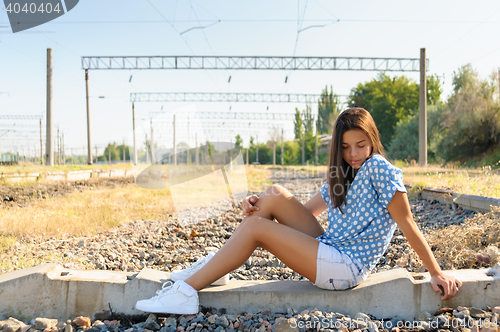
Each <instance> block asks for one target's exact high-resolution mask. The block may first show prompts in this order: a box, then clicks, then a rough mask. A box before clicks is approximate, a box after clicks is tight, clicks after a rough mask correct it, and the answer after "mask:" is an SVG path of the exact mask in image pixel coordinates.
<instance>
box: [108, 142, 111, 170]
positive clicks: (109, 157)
mask: <svg viewBox="0 0 500 332" xmlns="http://www.w3.org/2000/svg"><path fill="white" fill-rule="evenodd" d="M108 163H109V164H110V165H111V149H109V145H108Z"/></svg>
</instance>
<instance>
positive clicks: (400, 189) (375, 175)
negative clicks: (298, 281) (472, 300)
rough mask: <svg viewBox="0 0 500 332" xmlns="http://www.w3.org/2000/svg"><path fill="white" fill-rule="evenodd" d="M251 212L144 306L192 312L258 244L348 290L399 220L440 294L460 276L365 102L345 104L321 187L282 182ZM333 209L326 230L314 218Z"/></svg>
mask: <svg viewBox="0 0 500 332" xmlns="http://www.w3.org/2000/svg"><path fill="white" fill-rule="evenodd" d="M242 208H243V214H244V215H245V217H244V218H243V221H242V222H241V224H240V225H239V226H238V227H237V228H236V230H235V232H234V233H233V235H232V236H231V237H230V238H229V239H228V240H227V242H226V243H225V244H224V245H223V246H222V248H220V249H219V250H218V251H217V252H216V253H214V252H212V253H210V254H209V255H208V256H207V257H205V258H203V259H201V260H199V261H198V262H196V263H194V264H193V265H192V266H190V267H189V268H187V269H185V270H182V271H173V272H172V273H171V280H173V281H175V283H173V284H172V283H171V282H167V283H165V284H164V285H163V287H162V289H161V290H159V291H158V292H157V295H156V296H155V297H153V298H151V299H148V300H142V301H138V302H137V304H136V308H137V309H139V310H142V311H146V312H161V313H173V314H194V313H197V312H198V311H199V301H198V293H197V292H198V291H199V290H201V289H203V288H205V287H207V286H208V285H210V284H215V285H217V284H225V283H227V282H228V280H229V277H228V275H227V274H228V273H229V272H231V271H233V270H235V269H237V268H238V267H240V266H241V265H242V264H244V263H245V262H246V261H247V259H248V258H249V257H250V255H252V253H253V251H254V250H255V249H256V248H257V247H261V248H263V249H266V250H268V251H269V252H271V253H272V254H273V255H275V256H276V257H277V258H278V259H280V260H281V261H282V262H283V263H284V264H286V265H287V266H288V267H290V268H291V269H293V270H294V271H295V272H297V273H299V274H301V275H303V276H304V277H306V278H307V279H309V280H310V281H311V282H313V283H314V285H316V286H318V287H320V288H323V289H328V290H344V289H349V288H352V287H355V286H356V285H358V284H359V283H361V282H363V281H364V280H365V279H366V278H367V276H368V274H369V273H370V271H371V270H372V269H373V268H374V267H375V266H376V264H377V262H378V261H379V260H380V258H381V257H382V256H383V254H384V252H385V251H386V249H387V247H388V246H389V243H390V241H391V238H392V236H393V234H394V230H395V229H396V226H399V228H400V229H401V231H402V232H403V234H404V235H405V236H406V238H407V239H408V242H409V243H410V245H411V246H412V248H413V249H414V250H415V251H416V253H417V254H418V256H419V257H420V258H421V259H422V262H423V263H424V265H425V267H426V268H427V270H428V271H429V273H430V275H431V286H432V288H433V289H434V291H436V292H441V290H440V289H439V287H442V289H443V291H444V292H443V294H442V296H441V299H442V300H445V299H449V298H451V297H452V296H454V295H455V294H456V293H457V292H458V290H459V289H460V287H461V285H462V282H461V281H460V280H458V279H456V278H454V277H452V276H449V275H446V274H444V273H443V272H442V271H441V268H440V267H439V265H438V263H437V262H436V259H435V258H434V256H433V254H432V252H431V250H430V248H429V245H428V244H427V242H426V240H425V239H424V237H423V236H422V233H421V232H420V231H419V229H418V227H417V225H416V224H415V222H414V221H413V218H412V215H411V210H410V206H409V202H408V198H407V196H406V189H405V187H404V184H403V178H402V172H401V170H400V169H399V168H397V167H394V166H393V165H392V164H391V163H390V162H389V161H387V159H386V158H385V153H384V149H383V147H382V144H381V142H380V138H379V132H378V130H377V127H376V126H375V122H374V121H373V118H372V116H371V115H370V113H369V112H367V111H366V110H365V109H363V108H351V109H346V110H345V111H343V112H342V113H341V114H340V115H339V117H338V118H337V121H336V122H335V125H334V130H333V135H332V141H331V149H330V161H329V173H328V175H327V179H326V181H325V182H324V184H323V186H322V187H321V189H320V192H319V193H318V194H316V195H315V196H313V197H312V198H311V199H310V200H309V201H308V202H307V203H305V204H302V203H300V202H299V201H298V200H297V199H296V198H295V197H294V196H293V195H292V194H291V193H290V192H289V191H288V190H286V189H285V188H283V187H282V186H280V185H272V186H270V187H268V188H267V189H266V190H265V191H264V192H263V193H262V195H260V197H257V196H255V195H252V196H248V197H246V198H245V199H244V200H243V202H242ZM325 210H327V211H328V220H329V227H328V230H327V231H326V232H325V230H324V229H323V227H322V226H321V225H320V223H319V222H318V220H317V219H316V217H317V216H318V215H319V214H321V213H322V212H324V211H325ZM274 219H276V221H277V222H275V221H274Z"/></svg>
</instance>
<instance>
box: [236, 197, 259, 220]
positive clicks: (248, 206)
mask: <svg viewBox="0 0 500 332" xmlns="http://www.w3.org/2000/svg"><path fill="white" fill-rule="evenodd" d="M258 199H259V197H258V196H257V195H251V196H247V197H245V199H244V200H243V202H241V205H242V209H243V215H245V216H251V215H252V213H253V211H258V210H260V209H259V208H258V207H257V206H254V205H255V203H257V200H258Z"/></svg>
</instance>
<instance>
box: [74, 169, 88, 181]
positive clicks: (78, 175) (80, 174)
mask: <svg viewBox="0 0 500 332" xmlns="http://www.w3.org/2000/svg"><path fill="white" fill-rule="evenodd" d="M91 176H92V170H90V169H89V170H83V171H71V172H68V181H78V180H88V179H90V177H91Z"/></svg>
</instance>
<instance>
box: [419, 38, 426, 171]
mask: <svg viewBox="0 0 500 332" xmlns="http://www.w3.org/2000/svg"><path fill="white" fill-rule="evenodd" d="M426 70H427V62H426V59H425V48H421V49H420V96H419V109H420V111H419V127H418V138H419V149H418V165H419V166H420V167H424V166H427V73H426Z"/></svg>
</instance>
